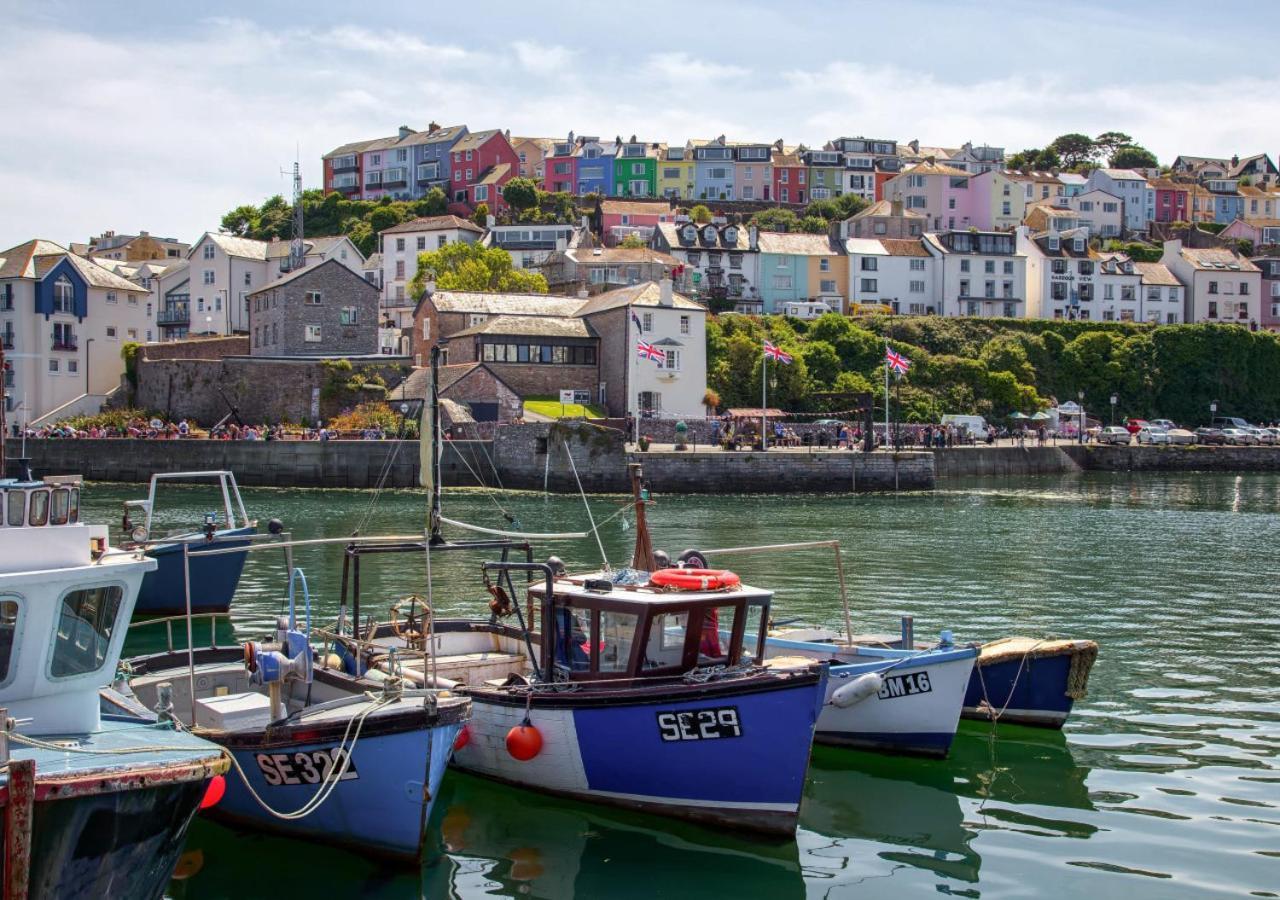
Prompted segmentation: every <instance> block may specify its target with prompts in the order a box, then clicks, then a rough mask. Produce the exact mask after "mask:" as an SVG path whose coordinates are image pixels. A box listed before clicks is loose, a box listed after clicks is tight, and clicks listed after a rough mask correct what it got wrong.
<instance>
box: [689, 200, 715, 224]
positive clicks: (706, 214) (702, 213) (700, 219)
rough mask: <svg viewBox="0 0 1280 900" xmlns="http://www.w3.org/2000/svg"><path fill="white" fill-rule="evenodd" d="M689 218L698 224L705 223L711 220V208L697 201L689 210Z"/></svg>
mask: <svg viewBox="0 0 1280 900" xmlns="http://www.w3.org/2000/svg"><path fill="white" fill-rule="evenodd" d="M689 218H691V219H693V221H695V222H697V223H698V224H699V225H705V224H707V223H708V222H710V221H711V210H709V209H707V207H706V206H704V205H703V204H701V203H699V204H698V205H697V206H695V207H694V208H693V209H691V210H689Z"/></svg>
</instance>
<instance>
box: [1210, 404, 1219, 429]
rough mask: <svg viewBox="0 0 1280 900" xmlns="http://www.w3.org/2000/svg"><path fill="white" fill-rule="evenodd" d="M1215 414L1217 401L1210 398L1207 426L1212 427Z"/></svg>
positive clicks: (1216, 412)
mask: <svg viewBox="0 0 1280 900" xmlns="http://www.w3.org/2000/svg"><path fill="white" fill-rule="evenodd" d="M1217 415H1218V401H1217V400H1210V401H1209V426H1210V427H1213V420H1214V419H1215V418H1216V417H1217Z"/></svg>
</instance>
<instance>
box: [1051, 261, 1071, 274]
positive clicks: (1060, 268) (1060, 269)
mask: <svg viewBox="0 0 1280 900" xmlns="http://www.w3.org/2000/svg"><path fill="white" fill-rule="evenodd" d="M1051 267H1052V270H1053V274H1054V275H1065V274H1067V261H1066V260H1065V259H1055V260H1054V261H1053V262H1052V263H1051Z"/></svg>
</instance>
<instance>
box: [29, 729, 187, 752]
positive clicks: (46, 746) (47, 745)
mask: <svg viewBox="0 0 1280 900" xmlns="http://www.w3.org/2000/svg"><path fill="white" fill-rule="evenodd" d="M9 740H11V741H13V742H14V743H17V744H24V745H26V746H28V747H34V748H35V749H37V750H49V751H51V752H53V753H83V754H85V755H86V756H113V755H116V754H120V755H130V754H134V753H208V752H209V748H208V747H166V746H163V745H160V744H154V745H151V746H146V747H115V748H112V749H110V750H108V749H103V748H98V749H93V748H90V747H70V746H67V745H65V744H60V743H58V742H56V741H43V740H41V739H40V738H34V737H31V736H29V735H25V734H20V733H18V732H16V731H10V732H9Z"/></svg>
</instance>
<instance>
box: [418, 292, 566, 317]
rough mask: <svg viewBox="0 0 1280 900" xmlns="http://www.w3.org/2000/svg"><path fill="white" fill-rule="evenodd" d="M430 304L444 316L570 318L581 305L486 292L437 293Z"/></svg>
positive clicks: (548, 297) (551, 298)
mask: <svg viewBox="0 0 1280 900" xmlns="http://www.w3.org/2000/svg"><path fill="white" fill-rule="evenodd" d="M431 303H432V305H434V306H435V308H436V311H437V312H442V313H484V314H485V315H502V314H508V315H530V316H571V315H573V314H574V312H576V311H577V309H578V307H580V306H581V305H582V299H581V298H579V297H561V296H556V295H550V294H500V293H490V292H487V291H436V292H435V293H434V294H432V295H431Z"/></svg>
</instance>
